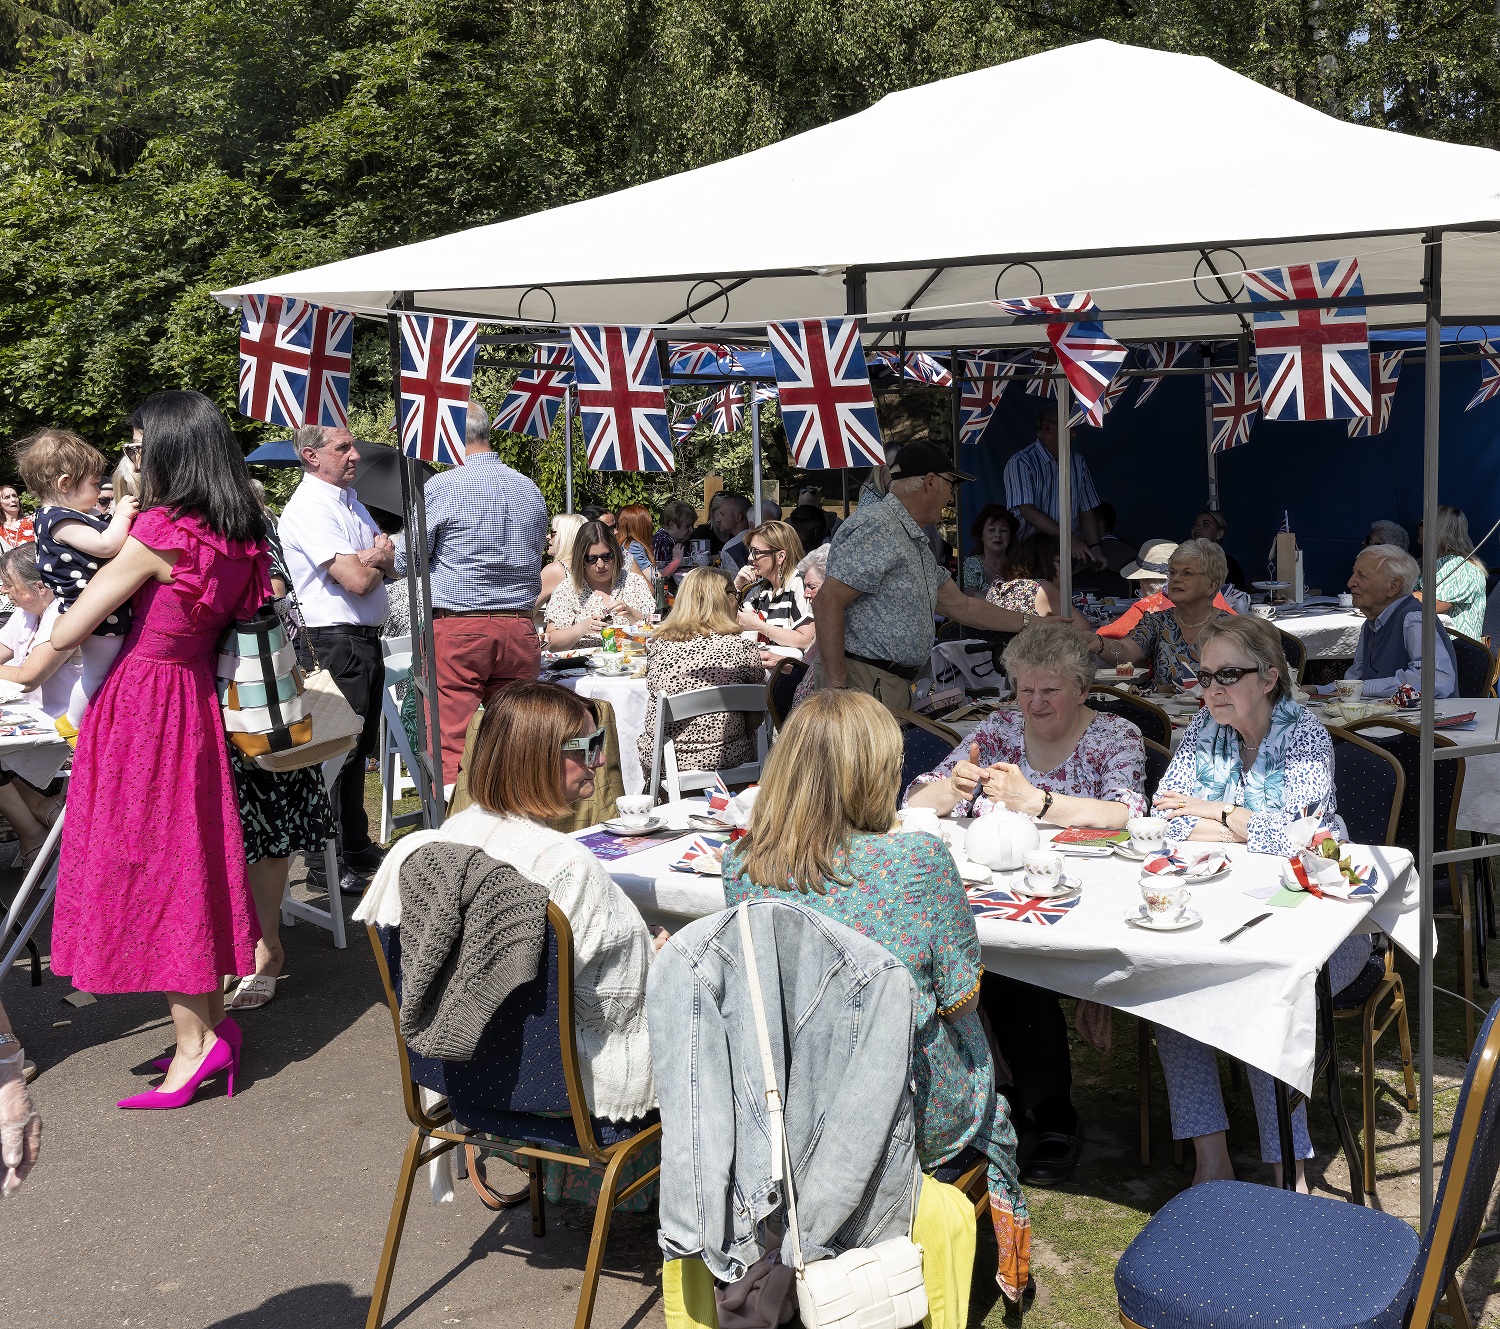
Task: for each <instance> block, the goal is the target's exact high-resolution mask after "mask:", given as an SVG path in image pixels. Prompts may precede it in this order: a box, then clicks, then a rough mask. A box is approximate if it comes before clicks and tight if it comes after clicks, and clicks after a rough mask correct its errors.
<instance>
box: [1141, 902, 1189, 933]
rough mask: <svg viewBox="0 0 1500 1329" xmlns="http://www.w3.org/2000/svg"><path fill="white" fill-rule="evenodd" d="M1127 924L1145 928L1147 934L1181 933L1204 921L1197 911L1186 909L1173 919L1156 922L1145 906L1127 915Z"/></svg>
mask: <svg viewBox="0 0 1500 1329" xmlns="http://www.w3.org/2000/svg"><path fill="white" fill-rule="evenodd" d="M1125 921H1126V922H1127V923H1133V924H1134V925H1135V926H1136V927H1138V928H1145V929H1146V931H1147V932H1181V931H1182V929H1183V928H1190V927H1192V926H1193V925H1194V924H1195V923H1201V922H1202V921H1203V915H1202V914H1200V913H1199V912H1198V911H1197V910H1196V909H1184V910H1183V911H1182V912H1181V913H1180V914H1177V915H1175V916H1173V917H1172V918H1168V919H1165V920H1163V921H1160V922H1155V921H1153V920H1152V918H1151V914H1150V913H1149V912H1148V910H1147V909H1146V906H1145V905H1143V904H1142V905H1137V906H1136V907H1135V908H1134V909H1132V910H1130V911H1129V912H1128V913H1127V914H1126V915H1125Z"/></svg>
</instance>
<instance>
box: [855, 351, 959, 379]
mask: <svg viewBox="0 0 1500 1329" xmlns="http://www.w3.org/2000/svg"><path fill="white" fill-rule="evenodd" d="M870 358H871V359H873V360H874V361H876V362H877V363H878V364H882V365H884V366H885V367H886V368H887V369H889V370H890V371H891V373H893V374H894V375H895V376H896V377H897V378H908V379H911V380H913V381H914V382H917V383H931V384H933V385H934V386H936V387H940V388H946V387H950V386H952V383H953V375H952V374H951V373H949V372H948V369H947V367H946V366H945V365H942V364H939V363H938V361H936V360H934V359H933V358H932V356H930V355H928V354H927V352H925V351H872V352H871V355H870Z"/></svg>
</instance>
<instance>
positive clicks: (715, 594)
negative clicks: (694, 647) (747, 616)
mask: <svg viewBox="0 0 1500 1329" xmlns="http://www.w3.org/2000/svg"><path fill="white" fill-rule="evenodd" d="M735 608H736V596H735V593H734V579H733V578H732V577H730V575H729V574H728V573H727V572H725V571H724V570H723V569H722V568H694V569H693V570H692V571H691V572H690V573H688V574H687V576H686V577H684V578H683V579H682V585H681V586H679V587H678V588H677V599H676V600H675V601H673V603H672V612H671V613H670V614H668V615H667V617H666V619H665V621H664V622H663V623H662V625H661V627H659V628H657V630H656V631H655V633H653V634H652V637H651V640H652V641H695V640H696V639H697V638H699V637H736V636H738V635H739V631H740V621H739V619H738V618H736V617H735V612H734V611H735Z"/></svg>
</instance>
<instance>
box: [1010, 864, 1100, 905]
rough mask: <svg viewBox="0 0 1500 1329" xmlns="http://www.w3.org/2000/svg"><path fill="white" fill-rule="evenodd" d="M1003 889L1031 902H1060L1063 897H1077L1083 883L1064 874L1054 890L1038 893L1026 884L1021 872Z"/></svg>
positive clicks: (1023, 873)
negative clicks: (1027, 898)
mask: <svg viewBox="0 0 1500 1329" xmlns="http://www.w3.org/2000/svg"><path fill="white" fill-rule="evenodd" d="M1005 889H1006V890H1008V891H1011V892H1012V893H1014V894H1016V895H1026V896H1029V897H1030V898H1031V899H1033V900H1060V899H1062V897H1063V896H1065V895H1077V894H1078V892H1079V891H1081V890H1082V889H1083V883H1082V882H1081V881H1079V880H1078V878H1077V877H1074V876H1071V875H1070V874H1068V873H1066V872H1064V873H1063V874H1062V876H1060V877H1059V878H1058V879H1057V889H1056V890H1051V891H1039V890H1037V889H1036V888H1035V887H1033V886H1031V885H1030V884H1029V883H1028V882H1027V880H1026V874H1025V872H1024V871H1023V872H1022V873H1021V874H1020V876H1019V877H1017V879H1016V880H1015V881H1013V882H1007V883H1006V887H1005Z"/></svg>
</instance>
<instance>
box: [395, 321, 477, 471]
mask: <svg viewBox="0 0 1500 1329" xmlns="http://www.w3.org/2000/svg"><path fill="white" fill-rule="evenodd" d="M478 332H479V324H478V323H476V322H475V321H474V320H473V319H467V318H440V317H437V316H435V315H431V314H402V315H401V450H402V452H404V453H406V455H407V456H408V457H416V458H418V459H419V460H421V461H435V462H442V463H444V464H445V465H448V466H462V465H463V460H464V425H465V422H466V419H467V416H468V414H469V390H470V388H472V387H473V384H474V352H475V350H476V349H477V348H478V345H479V342H478Z"/></svg>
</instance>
